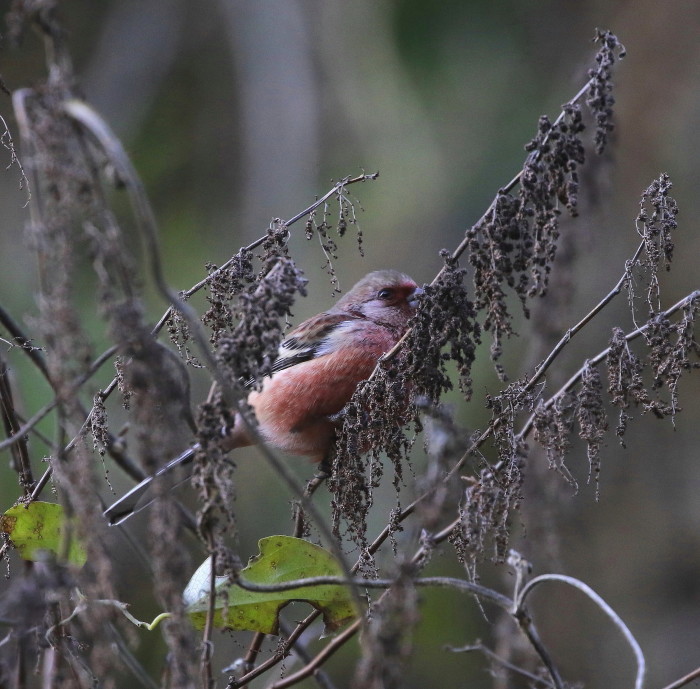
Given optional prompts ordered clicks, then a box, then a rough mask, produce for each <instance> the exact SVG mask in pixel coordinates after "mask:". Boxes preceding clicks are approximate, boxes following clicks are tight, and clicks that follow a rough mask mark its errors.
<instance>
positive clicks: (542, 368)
mask: <svg viewBox="0 0 700 689" xmlns="http://www.w3.org/2000/svg"><path fill="white" fill-rule="evenodd" d="M644 246H645V242H641V244H640V245H639V246H638V247H637V250H636V251H635V252H634V256H632V258H631V259H630V261H628V262H627V263H628V265H632V264H634V263H635V262H636V260H637V259H638V258H639V254H641V253H642V250H643V249H644ZM628 277H629V271H628V270H625V273H624V274H623V276H622V277H621V278H620V279H619V280H618V282H617V284H616V285H615V287H613V288H612V289H611V290H610V292H608V294H606V295H605V297H603V298H602V299H601V300H600V301H599V302H598V303H597V304H596V305H595V306H594V307H593V308H592V309H591V310H590V311H589V312H588V313H587V314H586V315H585V316H584V317H583V318H582V319H581V320H580V321H579V322H578V323H577V324H576V325H574V326H573V327H572V328H569V329H568V330H567V331H566V333H565V334H564V337H562V338H561V340H559V342H557V344H556V345H555V347H554V349H552V351H551V352H550V353H549V354H548V355H547V358H546V359H545V360H544V361H543V362H542V363H541V364H540V365H539V366H538V367H537V369H536V370H535V373H534V375H533V376H532V378H530V380H528V381H527V384H526V385H525V387H524V391H526V392H529V391H530V390H532V389H533V388H534V387H535V385H537V383H538V382H539V381H540V379H541V378H542V376H543V375H544V374H545V372H546V371H547V369H548V368H549V367H550V366H551V364H552V362H553V361H554V360H555V359H556V358H557V356H558V355H559V354H560V353H561V351H562V349H564V347H565V346H566V345H567V344H569V342H570V341H571V338H573V336H574V335H576V333H578V332H579V330H581V329H582V328H583V327H584V326H585V325H587V324H588V323H589V322H590V321H591V320H593V318H594V317H595V316H596V315H597V314H598V313H600V312H601V311H602V310H603V309H604V308H605V307H606V306H607V305H608V304H609V303H610V302H611V301H612V300H613V299H614V298H615V297H616V296H617V295H618V294H620V292H621V291H622V286H623V285H624V284H625V281H626V280H627V279H628Z"/></svg>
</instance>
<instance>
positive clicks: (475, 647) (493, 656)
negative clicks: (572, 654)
mask: <svg viewBox="0 0 700 689" xmlns="http://www.w3.org/2000/svg"><path fill="white" fill-rule="evenodd" d="M445 650H447V651H450V652H452V653H470V652H473V651H478V652H479V653H483V654H484V655H485V656H486V657H487V658H489V659H490V660H491V661H492V662H494V663H498V664H499V665H501V666H502V667H504V668H505V669H506V670H510V671H511V672H515V673H517V674H519V675H522V676H523V677H527V678H528V679H529V680H530V681H532V682H537V683H538V684H544V685H545V686H546V687H554V685H553V684H552V683H551V682H548V681H547V680H546V679H545V678H544V677H540V676H538V675H534V674H533V673H532V672H528V671H527V670H525V669H524V668H521V667H518V666H517V665H514V664H513V663H509V662H508V661H507V660H506V659H505V658H501V656H499V655H498V654H497V653H494V652H493V651H492V650H491V649H490V648H489V647H488V646H484V644H482V643H481V642H478V643H476V644H470V645H468V646H461V647H459V648H455V647H453V646H446V647H445Z"/></svg>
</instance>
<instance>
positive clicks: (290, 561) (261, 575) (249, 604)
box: [184, 536, 358, 636]
mask: <svg viewBox="0 0 700 689" xmlns="http://www.w3.org/2000/svg"><path fill="white" fill-rule="evenodd" d="M258 546H259V548H260V554H259V555H256V556H254V557H252V558H251V559H250V561H249V562H248V566H247V567H245V569H243V570H241V572H240V576H241V579H242V580H243V581H249V582H251V583H254V584H261V585H267V586H272V585H275V584H282V583H284V582H287V581H296V580H298V579H309V578H313V577H321V576H342V575H343V572H342V569H341V567H340V565H339V564H338V562H337V561H336V559H335V558H334V557H333V556H332V555H331V554H330V553H329V552H328V551H327V550H324V549H323V548H321V547H320V546H317V545H314V544H313V543H309V542H308V541H305V540H302V539H300V538H292V537H291V536H269V537H267V538H263V539H261V540H260V541H259V543H258ZM210 577H211V558H209V559H207V560H205V561H204V562H203V563H202V564H201V565H200V567H199V568H198V569H197V571H196V572H195V574H194V576H193V577H192V579H191V580H190V582H189V584H188V585H187V588H186V589H185V592H184V600H185V605H186V612H187V613H188V615H189V616H190V619H191V621H192V624H193V625H194V626H195V627H196V628H197V629H202V628H203V627H204V625H205V623H206V617H207V610H208V609H209V582H210ZM215 589H216V601H215V604H214V609H215V614H214V626H215V627H217V628H219V629H221V628H225V629H238V630H242V629H246V630H251V631H256V632H263V633H265V634H277V633H278V627H279V613H280V611H281V609H282V608H283V607H284V606H285V605H287V604H288V603H291V602H292V601H302V602H306V603H309V605H311V606H313V607H314V608H316V609H317V610H319V611H320V612H321V613H322V615H323V621H324V623H325V629H324V632H323V635H324V636H327V635H329V634H332V633H333V632H336V631H338V630H339V629H340V628H341V627H343V626H345V625H346V624H348V623H349V622H351V621H352V620H354V619H356V617H357V614H358V613H357V609H356V606H355V605H354V603H353V600H352V597H351V595H350V592H349V591H348V589H347V587H345V586H340V585H321V586H305V587H301V588H295V589H289V590H287V591H249V590H246V589H243V588H241V587H240V586H238V585H237V584H232V583H231V582H230V580H229V579H228V578H227V577H216V584H215Z"/></svg>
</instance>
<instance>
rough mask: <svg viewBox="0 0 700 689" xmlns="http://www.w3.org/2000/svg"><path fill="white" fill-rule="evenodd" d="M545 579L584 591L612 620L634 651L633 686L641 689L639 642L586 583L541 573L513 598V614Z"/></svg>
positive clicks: (642, 665) (643, 669) (642, 666)
mask: <svg viewBox="0 0 700 689" xmlns="http://www.w3.org/2000/svg"><path fill="white" fill-rule="evenodd" d="M547 581H561V582H562V583H564V584H568V585H569V586H573V587H574V588H577V589H578V590H579V591H581V592H582V593H585V594H586V595H587V596H588V597H589V598H590V599H591V600H592V601H593V602H594V603H595V604H596V605H597V606H598V607H599V608H600V609H601V610H602V611H603V612H604V613H605V614H606V615H607V616H608V617H609V618H610V619H611V620H612V622H613V624H614V625H615V626H616V627H617V628H618V629H619V630H620V631H621V632H622V635H623V636H624V637H625V640H626V641H627V643H628V644H629V645H630V648H631V649H632V652H633V653H634V657H635V660H636V661H637V675H636V678H635V683H634V687H635V689H642V686H643V684H644V675H645V673H646V662H645V660H644V653H642V649H641V647H640V646H639V643H638V642H637V640H636V639H635V638H634V636H633V635H632V632H630V630H629V628H628V627H627V625H626V624H625V623H624V622H623V621H622V619H621V618H620V616H619V615H618V614H617V613H616V612H615V611H614V610H613V609H612V608H611V607H610V606H609V605H608V604H607V603H606V602H605V601H604V600H603V599H602V598H601V597H600V596H599V595H598V594H597V593H596V592H595V591H594V590H593V589H592V588H591V587H590V586H588V585H587V584H584V583H583V582H582V581H580V580H579V579H575V578H574V577H569V576H566V575H564V574H543V575H541V576H539V577H535V578H534V579H531V580H530V581H529V582H528V583H527V584H525V586H523V588H522V590H521V591H520V593H519V594H518V596H517V598H516V600H515V608H514V610H513V614H514V615H515V616H516V617H517V615H518V613H519V612H520V611H523V610H524V605H525V599H526V598H527V596H528V595H529V594H530V592H531V591H532V590H533V589H534V588H535V587H536V586H539V585H540V584H543V583H544V582H547Z"/></svg>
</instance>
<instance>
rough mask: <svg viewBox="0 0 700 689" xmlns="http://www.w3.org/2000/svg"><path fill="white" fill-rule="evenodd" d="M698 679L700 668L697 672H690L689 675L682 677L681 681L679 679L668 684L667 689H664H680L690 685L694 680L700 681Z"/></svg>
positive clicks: (664, 688) (665, 688) (696, 669)
mask: <svg viewBox="0 0 700 689" xmlns="http://www.w3.org/2000/svg"><path fill="white" fill-rule="evenodd" d="M698 677H700V667H697V668H695V670H693V671H692V672H689V673H688V674H687V675H685V676H683V677H681V678H680V679H677V680H676V681H675V682H671V684H667V685H666V686H665V687H663V689H680V688H681V687H684V686H685V685H686V684H690V683H691V682H692V681H693V680H694V679H698Z"/></svg>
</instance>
